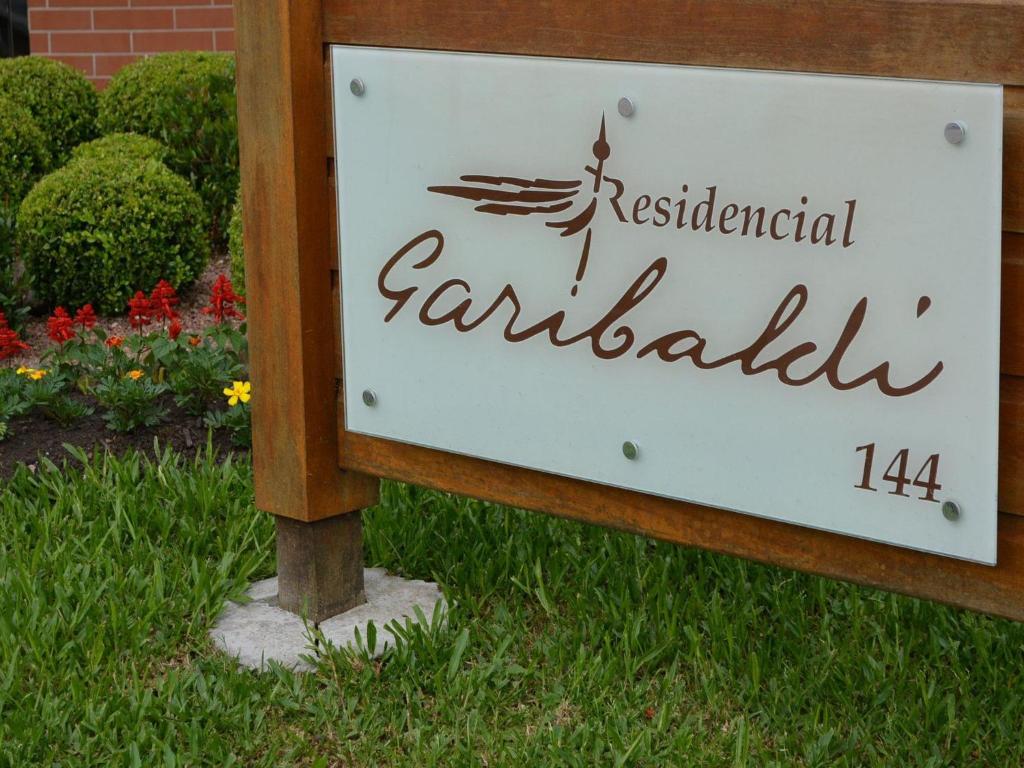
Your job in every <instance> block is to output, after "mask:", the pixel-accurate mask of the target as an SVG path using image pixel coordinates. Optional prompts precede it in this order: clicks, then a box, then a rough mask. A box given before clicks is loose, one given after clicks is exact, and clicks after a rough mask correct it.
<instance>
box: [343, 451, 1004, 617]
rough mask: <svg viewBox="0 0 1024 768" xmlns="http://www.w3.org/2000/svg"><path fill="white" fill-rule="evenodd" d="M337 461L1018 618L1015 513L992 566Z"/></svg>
mask: <svg viewBox="0 0 1024 768" xmlns="http://www.w3.org/2000/svg"><path fill="white" fill-rule="evenodd" d="M341 462H342V464H343V465H344V466H346V467H349V468H351V469H355V470H358V471H360V472H367V473H372V474H378V475H381V476H382V477H391V478H396V479H400V480H404V481H406V482H411V483H416V484H418V485H424V486H429V487H431V488H437V489H440V490H444V491H449V492H452V493H457V494H460V495H465V496H472V497H474V498H479V499H484V500H488V501H494V502H499V503H503V504H508V505H511V506H515V507H522V508H524V509H532V510H536V511H539V512H547V513H550V514H554V515H558V516H560V517H567V518H571V519H574V520H581V521H584V522H587V523H595V524H598V525H604V526H608V527H611V528H616V529H619V530H624V531H631V532H633V533H640V534H644V535H646V536H652V537H654V538H657V539H663V540H665V541H672V542H675V543H677V544H682V545H684V546H693V547H700V548H702V549H709V550H712V551H715V552H722V553H725V554H729V555H736V556H739V557H743V558H747V559H749V560H755V561H758V562H762V563H770V564H773V565H779V566H783V567H786V568H793V569H796V570H800V571H806V572H808V573H816V574H819V575H822V576H828V577H831V578H837V579H843V580H846V581H852V582H855V583H857V584H864V585H867V586H871V587H879V588H881V589H889V590H893V591H896V592H903V593H906V594H909V595H915V596H918V597H924V598H928V599H931V600H937V601H939V602H943V603H948V604H950V605H956V606H959V607H963V608H971V609H973V610H978V611H984V612H986V613H992V614H996V615H999V616H1005V617H1007V618H1012V619H1016V620H1024V518H1022V517H1019V516H1016V515H1000V518H999V553H998V558H999V565H998V566H996V567H989V566H984V565H977V564H974V563H967V562H964V561H961V560H953V559H951V558H947V557H940V556H937V555H929V554H925V553H922V552H915V551H912V550H908V549H902V548H899V547H893V546H888V545H885V544H879V543H876V542H871V541H865V540H862V539H854V538H850V537H846V536H841V535H838V534H834V533H827V532H824V531H816V530H813V529H810V528H802V527H799V526H795V525H790V524H788V523H780V522H776V521H773V520H765V519H762V518H757V517H752V516H750V515H742V514H738V513H734V512H725V511H723V510H718V509H711V508H709V507H701V506H698V505H695V504H688V503H685V502H678V501H671V500H668V499H663V498H659V497H656V496H647V495H644V494H641V493H635V492H633V491H627V490H623V489H620V488H612V487H608V486H603V485H596V484H593V483H587V482H583V481H580V480H573V479H569V478H564V477H558V476H556V475H548V474H544V473H542V472H536V471H533V470H528V469H522V468H518V467H511V466H506V465H502V464H495V463H492V462H487V461H482V460H480V459H473V458H469V457H466V456H458V455H455V454H450V453H445V452H442V451H435V450H431V449H428V448H420V447H417V446H411V445H403V444H401V443H395V442H391V441H388V440H382V439H379V438H373V437H367V436H365V435H357V434H353V433H344V434H343V435H342V436H341Z"/></svg>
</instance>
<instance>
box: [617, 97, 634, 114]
mask: <svg viewBox="0 0 1024 768" xmlns="http://www.w3.org/2000/svg"><path fill="white" fill-rule="evenodd" d="M634 112H636V104H634V103H633V100H632V99H631V98H629V97H628V96H623V97H622V98H621V99H619V114H620V115H622V116H623V117H632V116H633V113H634Z"/></svg>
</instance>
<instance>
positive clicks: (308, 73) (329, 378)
mask: <svg viewBox="0 0 1024 768" xmlns="http://www.w3.org/2000/svg"><path fill="white" fill-rule="evenodd" d="M236 9H237V13H236V18H237V30H236V34H237V48H238V53H237V56H238V116H239V120H238V124H239V125H238V128H239V131H238V132H239V148H240V152H241V168H242V200H243V209H244V215H245V221H244V232H245V235H244V238H245V255H246V296H247V301H248V315H249V340H250V347H251V350H252V351H251V378H252V382H253V393H254V394H253V470H254V474H255V485H256V505H257V506H258V507H259V508H260V509H262V510H265V511H267V512H270V513H271V514H274V515H276V516H277V519H278V525H277V531H278V537H279V540H278V558H279V561H278V574H279V587H280V600H281V605H282V606H283V607H285V608H287V609H288V610H291V611H295V612H300V611H301V610H302V609H303V608H304V607H305V608H307V609H308V610H309V614H308V615H309V616H310V618H312V619H313V620H314V621H320V620H322V619H324V618H327V617H328V616H329V615H332V612H334V613H337V612H340V611H343V610H345V609H347V608H350V607H352V605H355V604H357V603H358V602H362V600H363V597H362V587H363V585H362V554H361V543H362V531H361V527H360V519H359V515H358V510H360V509H363V508H365V507H367V506H372V505H373V504H375V503H376V501H377V479H376V478H372V477H367V476H365V475H361V474H358V473H355V472H346V471H342V470H341V469H340V468H339V464H338V460H337V457H338V450H337V448H338V435H337V423H338V419H339V417H340V415H339V413H338V391H339V381H338V379H337V378H336V375H335V371H336V365H335V362H336V361H335V356H336V354H337V353H336V350H337V349H338V344H337V338H336V334H337V332H336V323H335V319H334V313H333V310H332V307H333V302H332V293H331V270H332V268H333V267H334V266H335V262H336V257H335V254H333V253H332V252H331V247H330V240H329V227H328V226H327V221H328V217H329V216H330V211H331V208H330V191H329V187H328V178H327V164H326V162H325V158H326V156H327V154H328V152H327V150H326V147H327V142H328V137H327V135H326V130H325V123H324V119H323V100H324V61H323V56H324V53H323V51H324V48H323V43H322V39H323V35H322V32H321V16H322V8H321V3H320V2H318V1H316V0H303V1H302V2H296V1H295V0H238V1H237V2H236ZM349 514H351V517H350V518H349V519H347V520H346V519H332V520H327V518H335V516H338V515H349ZM317 521H324V522H321V523H318V522H317Z"/></svg>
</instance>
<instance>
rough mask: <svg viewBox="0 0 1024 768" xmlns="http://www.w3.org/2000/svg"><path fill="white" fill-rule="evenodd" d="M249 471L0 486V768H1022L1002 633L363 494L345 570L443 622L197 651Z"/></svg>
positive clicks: (257, 553) (439, 500)
mask: <svg viewBox="0 0 1024 768" xmlns="http://www.w3.org/2000/svg"><path fill="white" fill-rule="evenodd" d="M249 473H250V470H249V467H248V465H247V464H244V463H235V462H229V463H226V464H218V463H217V462H215V461H212V460H210V459H207V458H202V459H199V460H197V461H196V462H194V463H187V464H186V463H182V462H179V461H177V460H176V459H175V458H174V457H172V456H170V455H166V456H165V457H164V458H163V459H162V460H160V461H159V462H155V463H149V462H147V461H146V460H144V459H141V458H139V457H128V458H126V459H124V460H111V459H103V458H96V459H94V460H91V461H89V462H88V464H87V466H86V467H85V468H84V469H78V470H72V469H69V470H67V471H66V472H61V471H60V470H58V469H57V468H56V467H53V466H44V467H43V468H41V470H40V472H39V474H38V475H35V476H33V475H30V474H29V473H28V472H25V471H22V472H20V473H19V474H18V475H17V476H16V477H15V478H14V479H13V480H12V481H10V483H9V484H8V485H7V486H6V488H5V489H4V490H3V491H2V492H0V765H11V766H24V765H62V766H77V765H97V766H99V765H143V766H167V767H169V766H183V765H190V766H191V765H259V766H277V765H307V766H318V767H319V766H335V765H338V766H350V765H351V766H377V765H408V766H425V765H444V766H462V765H488V766H502V765H511V766H516V767H517V768H532V766H547V765H579V766H595V765H601V766H604V765H644V766H668V765H684V766H685V765H709V766H716V765H722V766H734V765H750V766H762V765H779V766H793V765H797V766H803V765H806V766H820V765H849V766H860V765H892V766H910V765H915V766H916V765H934V766H945V765H958V766H959V765H970V764H984V765H996V766H1002V765H1007V766H1009V765H1020V764H1021V763H1022V761H1024V739H1022V735H1021V724H1022V723H1024V700H1022V697H1024V681H1022V680H1021V673H1022V669H1024V627H1022V626H1018V625H1016V624H1012V623H1010V622H1006V621H1001V620H996V619H991V618H987V617H983V616H979V615H975V614H971V613H967V612H962V611H955V610H951V609H947V608H943V607H940V606H936V605H933V604H929V603H923V602H919V601H916V600H912V599H908V598H904V597H897V596H893V595H888V594H884V593H881V592H876V591H872V590H866V589H861V588H857V587H852V586H849V585H844V584H837V583H832V582H829V581H825V580H822V579H818V578H814V577H809V576H802V575H797V574H793V573H790V572H786V571H780V570H776V569H772V568H767V567H761V566H755V565H751V564H748V563H744V562H741V561H738V560H733V559H730V558H726V557H720V556H715V555H710V554H707V553H701V552H694V551H688V550H684V549H681V548H678V547H674V546H670V545H664V544H655V543H652V542H650V541H647V540H645V539H642V538H639V537H635V536H629V535H624V534H618V533H609V532H606V531H602V530H600V529H596V528H590V527H586V526H582V525H578V524H575V523H570V522H565V521H560V520H555V519H551V518H547V517H543V516H540V515H534V514H531V513H525V512H520V511H515V510H508V509H502V508H499V507H494V506H491V505H486V504H482V503H478V502H475V501H470V500H465V499H457V498H452V497H448V496H445V495H442V494H437V493H432V492H427V491H423V490H420V489H417V488H410V487H405V486H399V485H395V484H387V485H386V486H385V488H384V496H383V502H382V504H381V506H380V507H379V508H377V509H375V510H373V511H372V512H370V513H369V514H367V515H366V549H367V560H368V562H369V563H371V564H375V565H384V566H386V567H388V568H389V569H392V570H393V571H396V572H398V573H400V574H403V575H407V576H410V577H417V578H433V579H436V580H437V581H439V582H440V583H441V584H442V585H443V587H444V589H445V592H446V594H447V596H448V598H449V600H450V601H451V604H452V609H451V613H450V616H449V623H448V626H447V627H445V628H440V627H434V628H432V629H427V630H416V631H411V632H408V633H407V637H406V639H405V641H403V642H402V643H401V644H400V647H399V648H398V649H397V651H395V652H393V653H391V654H390V655H388V656H386V657H385V658H384V659H383V660H382V661H380V662H374V661H370V660H368V659H367V658H366V657H365V656H362V657H360V656H358V655H354V654H343V653H337V654H333V655H331V656H329V657H327V658H326V659H324V660H323V662H322V664H321V667H320V670H319V672H318V673H317V674H315V675H295V674H292V673H290V672H287V671H284V670H281V669H279V668H277V669H274V670H272V671H270V672H268V673H264V674H254V673H251V672H248V671H243V670H240V669H238V668H237V667H236V666H235V665H234V663H233V662H231V661H230V660H228V659H226V658H224V657H223V656H221V655H219V654H218V653H217V652H215V651H214V650H213V649H212V647H211V645H210V643H209V641H208V640H207V636H206V633H207V630H208V628H209V626H210V624H211V622H212V621H213V619H214V617H215V615H216V613H217V611H218V609H219V607H220V606H221V605H222V603H223V601H224V600H225V599H226V598H230V597H233V596H238V595H239V594H240V593H241V592H242V591H243V590H244V588H245V585H246V584H247V582H249V581H250V580H255V579H257V578H261V577H264V576H266V575H268V574H270V573H272V572H273V567H274V566H273V527H272V525H271V523H270V520H269V519H268V518H267V517H266V516H265V515H262V514H260V513H258V512H256V511H254V510H253V508H252V490H251V480H250V477H249Z"/></svg>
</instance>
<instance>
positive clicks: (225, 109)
mask: <svg viewBox="0 0 1024 768" xmlns="http://www.w3.org/2000/svg"><path fill="white" fill-rule="evenodd" d="M99 123H100V128H101V129H102V131H103V132H104V133H112V132H117V131H130V132H133V133H140V134H143V135H146V136H151V137H153V138H155V139H159V140H160V141H162V142H163V143H164V144H165V145H166V146H167V147H168V150H169V154H168V157H167V159H166V161H165V162H166V163H167V165H168V167H170V169H171V170H172V171H175V172H177V173H179V174H181V175H182V176H184V177H185V178H186V179H189V180H190V181H191V182H192V184H193V186H194V187H195V189H196V191H197V192H199V195H200V197H202V199H203V202H204V203H205V204H206V206H207V210H208V211H209V212H210V215H211V218H212V224H213V230H212V233H213V237H214V242H215V243H216V244H217V245H218V246H222V245H223V244H224V239H225V233H226V230H227V226H228V220H229V218H230V216H231V205H232V203H233V202H234V198H235V190H236V189H237V187H238V121H237V117H236V114H235V61H234V58H233V57H232V56H230V55H229V54H222V53H195V52H190V51H182V52H177V53H165V54H160V55H158V56H153V57H151V58H147V59H142V60H140V61H137V62H135V63H134V64H130V65H129V66H127V67H125V68H124V69H122V70H121V71H120V72H118V73H117V74H116V75H115V76H114V79H113V80H111V82H110V86H109V87H108V88H107V89H106V90H105V91H104V92H103V93H102V95H101V97H100V108H99Z"/></svg>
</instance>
